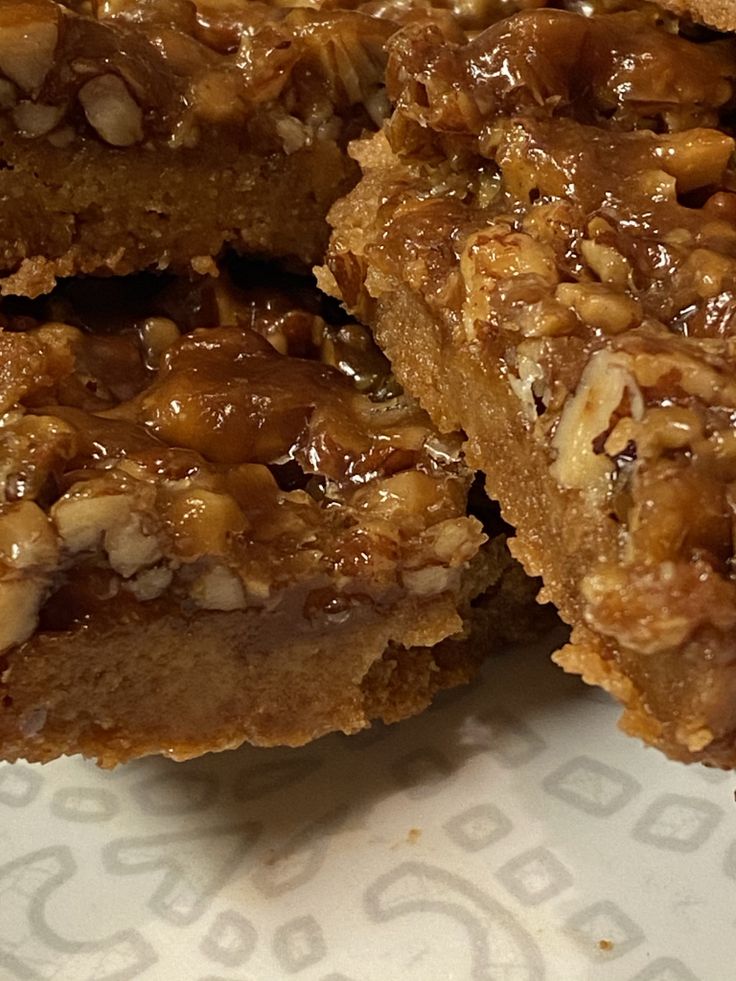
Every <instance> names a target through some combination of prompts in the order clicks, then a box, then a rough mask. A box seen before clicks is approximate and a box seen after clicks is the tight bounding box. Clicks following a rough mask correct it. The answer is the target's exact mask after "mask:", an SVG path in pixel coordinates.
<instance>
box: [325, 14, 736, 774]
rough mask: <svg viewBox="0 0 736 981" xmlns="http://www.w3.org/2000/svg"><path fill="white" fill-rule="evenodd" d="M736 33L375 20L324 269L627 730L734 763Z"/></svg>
mask: <svg viewBox="0 0 736 981" xmlns="http://www.w3.org/2000/svg"><path fill="white" fill-rule="evenodd" d="M734 79H736V46H735V43H734V40H733V39H732V38H730V37H722V38H720V39H715V38H713V36H712V35H706V36H705V40H702V41H701V42H700V43H699V42H697V41H695V40H689V39H687V37H685V36H681V35H679V34H678V32H677V23H676V21H674V20H673V18H672V17H670V16H668V15H663V14H662V13H661V12H658V11H657V10H656V9H654V8H652V7H643V8H642V9H641V10H638V11H629V12H620V13H613V14H609V15H600V16H591V17H583V16H579V15H576V14H574V13H570V12H565V11H559V10H554V11H552V10H539V11H533V12H531V11H530V12H527V13H522V14H518V15H516V16H514V17H512V18H510V19H508V20H507V21H504V22H501V23H499V24H498V25H496V26H494V27H492V28H490V29H489V30H488V31H486V32H483V33H481V34H479V35H477V36H476V37H474V38H473V39H471V40H469V41H468V42H467V43H460V44H458V43H455V42H453V41H451V40H448V39H447V38H445V37H444V36H443V35H442V31H441V30H440V29H438V28H437V27H421V26H420V27H417V28H414V29H409V30H407V31H405V32H404V33H403V34H402V35H399V36H397V38H396V39H395V40H394V42H392V45H391V53H390V57H389V66H388V87H389V93H390V96H391V98H392V100H393V101H394V103H395V105H396V109H395V112H394V114H393V116H392V118H391V120H390V122H389V124H388V125H387V127H386V130H385V132H384V133H381V134H379V135H378V136H376V137H375V138H373V139H372V140H366V141H364V142H362V143H360V144H358V145H357V146H356V147H355V154H356V156H357V157H358V159H359V160H360V163H361V166H362V168H363V173H364V177H363V180H362V182H361V184H360V185H359V186H358V188H357V189H356V190H355V191H354V192H353V193H352V194H351V195H349V196H348V197H347V199H346V200H345V201H342V202H339V203H338V204H337V205H336V206H335V208H334V209H333V212H332V215H331V220H332V222H333V225H334V229H335V231H334V235H333V239H332V243H331V247H330V252H329V255H328V261H327V266H326V268H325V270H324V271H323V273H322V275H321V280H322V284H323V286H324V288H326V289H327V290H332V291H333V292H334V293H336V294H337V295H339V296H341V297H342V298H343V300H344V302H345V304H346V306H347V307H348V308H349V309H350V310H352V311H354V312H356V313H357V314H358V316H359V317H360V318H362V319H363V320H364V321H365V322H367V323H370V324H371V325H372V327H373V328H374V329H375V333H376V338H377V340H378V343H379V345H380V346H381V347H382V349H383V350H384V351H385V352H386V354H387V355H388V357H389V359H390V360H391V363H392V365H393V367H394V370H395V371H396V373H397V375H398V377H399V379H400V381H401V382H402V384H404V386H405V387H406V389H407V390H408V391H410V392H411V393H412V394H414V395H416V396H417V397H418V398H419V400H420V402H421V404H422V405H423V406H424V407H425V408H426V409H427V410H428V411H429V412H430V414H431V415H432V417H433V419H434V421H435V423H436V424H437V425H438V427H439V429H440V430H441V431H444V432H448V431H450V430H455V429H462V430H464V431H465V432H466V433H467V437H468V441H467V444H466V452H467V457H468V459H469V461H470V462H471V464H472V465H474V466H478V467H479V468H481V469H483V470H484V471H485V472H486V475H487V488H488V492H489V494H490V495H491V496H492V497H493V498H496V499H497V500H499V501H500V503H501V506H502V511H503V514H504V517H505V518H506V519H507V520H508V521H509V522H510V523H511V524H512V525H513V526H514V527H515V529H516V535H517V537H516V539H515V540H514V542H513V546H512V550H513V551H514V554H515V555H516V556H517V557H518V558H519V559H520V560H521V561H522V562H523V564H524V566H525V567H526V569H527V571H528V572H530V573H532V574H534V575H541V576H542V577H543V580H544V596H545V597H546V598H547V599H549V600H552V601H553V602H554V603H555V604H556V605H557V606H558V608H559V609H560V611H561V613H562V616H563V617H564V618H565V619H566V620H567V621H568V622H569V623H570V624H572V625H573V628H574V629H573V633H572V641H571V643H570V644H569V645H568V646H567V647H565V648H564V649H563V650H562V651H560V652H559V653H558V654H557V655H556V659H557V661H558V662H559V663H560V664H561V665H562V666H563V667H564V668H565V669H566V670H569V671H573V672H576V673H579V674H581V675H582V676H583V677H584V678H585V680H587V681H588V682H590V683H594V684H599V685H602V686H603V687H605V688H607V689H608V690H609V691H611V692H613V694H615V695H616V696H617V697H618V698H619V699H620V700H621V701H622V702H623V703H624V705H625V712H624V715H623V720H622V724H623V726H624V728H625V729H626V730H627V731H629V732H630V733H634V734H636V735H639V736H640V737H642V738H643V739H645V740H646V741H647V742H649V743H652V744H654V745H656V746H658V747H660V748H661V749H663V750H664V751H665V752H666V753H668V754H669V755H670V756H672V757H674V758H677V759H681V760H687V761H695V760H700V761H704V762H707V763H710V764H714V765H718V766H723V767H732V766H734V765H736V671H735V670H734V667H735V666H736V582H735V581H734V576H733V556H734V545H733V542H734V486H736V485H735V484H734V480H735V479H736V429H735V427H734V413H735V412H736V359H735V355H734V339H733V335H734V329H733V323H734V320H733V318H734V289H735V287H736V193H734V188H735V186H736V174H734V171H733V165H732V160H733V156H732V155H733V150H734V142H733V139H732V138H731V136H730V135H729V131H728V127H729V121H730V120H731V119H732V113H733V106H734Z"/></svg>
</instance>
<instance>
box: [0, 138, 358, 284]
mask: <svg viewBox="0 0 736 981" xmlns="http://www.w3.org/2000/svg"><path fill="white" fill-rule="evenodd" d="M111 155H112V156H113V159H112V160H111V159H110V158H111ZM356 177H357V168H356V167H355V164H354V162H353V161H351V160H349V159H348V157H347V156H346V155H345V153H344V151H343V150H342V149H341V148H340V147H338V146H337V144H335V143H334V142H328V141H325V142H317V143H315V145H314V146H312V147H309V148H304V149H300V150H297V151H296V152H294V153H292V154H291V155H289V156H286V155H284V154H273V155H271V156H263V155H261V154H258V153H253V152H252V151H251V150H250V148H249V147H248V146H247V145H245V146H244V145H242V144H241V143H239V142H238V141H232V142H230V143H225V144H224V145H223V144H218V145H217V147H216V148H212V147H199V148H194V149H182V150H180V151H177V152H176V153H173V152H172V151H170V150H167V149H153V150H149V151H139V152H135V153H120V152H119V151H118V152H117V153H116V152H115V151H110V150H109V148H107V149H106V148H104V147H102V146H100V145H98V144H96V143H94V142H92V141H88V142H86V143H85V144H84V145H83V146H80V147H79V148H78V150H77V152H76V153H75V154H73V155H70V154H69V152H68V151H65V150H63V149H56V148H55V147H52V146H48V145H44V144H43V143H29V142H28V141H27V140H22V139H20V138H18V137H13V136H11V135H8V134H6V135H5V136H4V137H3V136H2V135H1V134H0V201H1V202H2V204H1V205H0V222H1V228H2V231H1V232H0V268H2V269H3V270H5V275H4V277H2V278H1V279H0V292H2V293H4V294H6V295H7V294H19V295H24V296H31V297H33V296H39V295H40V294H43V293H47V292H49V291H50V290H51V289H53V287H54V285H55V282H56V279H57V278H61V277H65V276H70V275H74V274H77V273H85V274H86V273H92V274H108V275H109V274H116V275H122V274H126V273H130V272H135V271H137V270H140V269H147V268H152V269H169V270H174V271H177V272H180V273H182V274H184V275H186V274H189V275H190V276H191V275H194V274H197V273H199V274H201V273H205V272H209V271H210V270H211V269H212V268H213V262H212V258H211V257H212V256H217V255H218V254H219V253H220V252H221V251H222V250H223V248H224V247H225V246H227V245H233V246H235V247H236V248H238V249H239V250H241V251H243V252H248V253H255V254H262V255H270V256H272V255H276V256H282V257H284V258H287V259H289V258H290V259H292V260H294V261H295V262H298V263H301V264H302V265H308V264H310V263H314V262H316V261H318V260H319V259H321V257H322V255H323V254H324V249H325V246H326V244H327V238H328V228H327V224H326V222H325V215H326V213H327V211H328V210H329V207H330V205H331V204H332V202H333V201H334V200H335V199H336V197H338V196H339V195H340V194H342V193H345V192H346V191H347V190H349V189H350V187H351V186H352V185H353V184H354V183H355V180H356ZM39 215H43V220H42V221H39Z"/></svg>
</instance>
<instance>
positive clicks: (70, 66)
mask: <svg viewBox="0 0 736 981" xmlns="http://www.w3.org/2000/svg"><path fill="white" fill-rule="evenodd" d="M90 8H91V9H90ZM392 29H393V28H392V26H391V22H390V21H388V20H381V19H377V18H369V17H367V16H365V15H363V14H361V13H358V12H353V11H350V10H337V11H334V12H330V11H324V12H322V11H321V10H319V9H309V8H306V7H305V8H301V9H297V10H289V9H283V8H281V7H280V6H279V5H278V4H268V3H261V2H258V0H256V2H243V3H240V4H228V5H226V7H225V8H222V9H221V8H220V7H219V6H218V5H209V4H199V5H198V6H196V7H195V5H194V4H193V3H189V2H187V0H166V2H164V3H156V4H152V3H147V2H144V0H125V2H120V3H117V2H116V3H95V4H92V5H90V4H75V3H68V4H62V3H58V2H55V0H22V2H20V3H8V4H5V5H4V6H3V7H2V9H1V10H0V112H2V114H3V115H4V117H5V120H6V124H7V125H8V126H10V127H11V128H12V129H13V130H14V131H15V132H17V133H19V134H20V135H21V136H22V137H25V138H28V139H38V138H41V137H43V138H46V139H47V140H48V141H49V143H50V144H51V145H52V146H55V147H58V148H65V147H67V146H69V145H70V144H72V143H73V142H74V141H75V140H76V139H77V138H78V137H80V136H81V137H85V136H90V135H94V136H95V137H96V138H97V139H99V140H101V141H102V142H103V143H105V144H106V145H108V146H112V147H118V148H124V147H131V146H136V145H145V146H148V145H159V144H164V145H168V146H171V147H174V148H175V147H192V146H195V145H197V144H198V143H199V142H200V141H201V138H202V132H203V130H206V129H208V128H210V127H212V126H218V127H225V128H226V129H228V130H230V131H232V134H233V136H234V138H237V137H238V134H242V133H243V132H245V133H246V134H247V136H248V137H249V139H250V141H251V142H252V141H253V140H254V139H258V140H260V141H261V142H265V143H266V144H268V146H267V148H281V149H283V150H284V151H285V152H286V153H293V152H295V151H296V150H298V149H300V148H301V147H302V146H304V145H305V144H309V143H310V142H311V141H313V140H314V139H317V138H328V139H333V140H334V139H337V138H338V136H339V135H340V133H341V131H342V127H343V125H344V123H343V117H346V116H354V115H356V113H357V115H358V116H359V117H361V114H362V117H365V119H366V120H369V119H373V120H374V123H375V124H378V123H380V121H381V119H382V118H383V116H384V115H385V112H386V108H387V105H386V100H385V96H384V94H383V74H384V66H385V54H384V44H385V41H386V40H387V38H388V36H389V34H390V33H391V30H392ZM362 117H361V118H362Z"/></svg>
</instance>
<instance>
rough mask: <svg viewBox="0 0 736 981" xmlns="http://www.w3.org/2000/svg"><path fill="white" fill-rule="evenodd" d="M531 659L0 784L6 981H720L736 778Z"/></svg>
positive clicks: (733, 915)
mask: <svg viewBox="0 0 736 981" xmlns="http://www.w3.org/2000/svg"><path fill="white" fill-rule="evenodd" d="M616 716H617V710H616V709H615V707H614V706H613V705H612V704H611V703H610V702H609V701H608V699H607V698H606V696H605V695H603V694H602V693H600V692H597V691H591V690H589V689H586V688H585V687H584V686H583V685H582V684H581V683H580V682H579V681H578V680H577V679H574V678H568V677H565V676H564V675H563V674H562V673H561V672H560V671H559V670H557V669H556V668H554V667H553V666H551V665H550V664H549V663H548V662H547V660H546V658H545V657H544V656H540V655H539V653H537V654H533V653H528V654H525V655H523V656H521V655H514V656H508V657H504V658H500V659H498V660H495V661H494V662H492V663H490V664H489V665H488V667H487V669H486V671H485V672H484V676H483V678H482V679H481V681H480V682H479V683H478V684H477V685H475V686H474V687H472V688H470V689H465V690H463V691H462V692H461V693H459V694H451V695H449V696H447V697H445V698H443V699H441V701H440V703H439V704H438V705H437V706H436V707H435V708H434V709H432V710H431V711H430V712H428V713H427V714H425V715H424V716H422V717H420V718H418V719H414V720H410V721H408V722H404V723H402V724H400V725H398V726H394V727H391V728H380V729H374V730H372V731H370V732H368V733H365V734H363V735H360V736H357V737H352V738H345V737H339V736H331V737H329V738H327V739H324V740H322V741H320V742H318V743H316V744H314V745H312V746H308V747H305V748H304V749H301V750H256V749H252V748H244V749H242V750H238V751H235V752H230V753H225V754H222V755H220V756H211V757H208V758H205V759H201V760H195V761H192V762H190V763H184V764H176V763H172V762H170V761H167V760H162V759H150V760H144V761H141V762H138V763H135V764H131V765H129V766H127V767H122V768H119V769H118V770H116V771H113V772H111V773H108V772H103V771H99V770H97V769H96V768H95V766H94V765H92V764H90V763H86V762H84V761H82V760H79V759H70V760H63V761H59V762H57V763H53V764H51V765H48V766H45V767H40V766H28V765H23V764H19V765H15V766H8V765H5V766H2V767H0V864H1V865H2V867H1V868H0V977H1V978H2V979H3V981H4V979H5V978H8V979H10V978H22V979H26V978H28V979H37V978H38V979H53V981H112V979H127V978H139V977H140V978H145V979H146V981H154V979H156V981H158V979H161V981H276V979H278V981H282V979H289V978H292V977H295V978H298V979H299V981H393V979H397V981H398V979H402V981H403V979H411V981H414V979H416V981H433V979H473V981H538V979H542V978H544V979H549V981H575V979H578V978H580V979H588V978H592V979H599V978H600V979H603V981H624V979H625V981H629V979H631V981H633V979H636V981H692V979H693V978H697V979H700V981H731V979H734V978H736V929H735V922H736V821H735V818H736V805H735V804H734V785H735V784H736V775H731V774H726V773H722V772H720V771H710V770H707V769H704V768H701V767H689V768H688V767H685V766H680V765H677V764H674V763H670V762H668V761H667V760H665V759H664V758H663V757H661V756H660V755H659V754H657V753H656V752H654V751H653V750H645V749H644V748H643V747H642V746H640V745H639V744H638V743H637V742H635V741H633V740H630V739H627V738H626V737H624V736H623V735H621V734H620V733H618V732H617V730H616V728H615V719H616Z"/></svg>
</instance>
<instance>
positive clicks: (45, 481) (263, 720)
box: [0, 276, 532, 766]
mask: <svg viewBox="0 0 736 981" xmlns="http://www.w3.org/2000/svg"><path fill="white" fill-rule="evenodd" d="M149 285H150V284H149ZM78 287H79V288H77V286H75V284H71V287H70V289H69V290H67V293H66V294H60V293H57V295H55V296H53V297H52V298H50V299H49V300H48V301H47V302H45V303H44V304H43V306H44V308H45V315H46V316H47V317H48V316H51V317H53V318H54V319H52V320H50V321H48V322H43V319H42V318H41V319H38V315H37V311H36V308H35V307H34V308H33V310H32V311H29V310H28V309H25V310H23V311H22V312H20V311H19V310H18V308H17V307H16V309H15V310H14V311H13V312H12V313H9V314H8V315H7V316H6V317H5V320H4V324H3V330H2V331H1V332H0V352H1V353H2V358H1V359H0V360H1V364H2V367H1V368H0V493H1V495H2V496H1V498H0V501H1V503H0V699H1V701H0V705H1V708H0V756H2V757H3V758H5V759H10V760H12V759H16V758H25V759H28V760H41V761H44V760H48V759H52V758H54V757H56V756H59V755H61V754H71V753H83V754H85V755H87V756H93V757H96V758H97V759H98V760H99V761H100V763H102V764H103V765H107V766H109V765H113V764H115V763H118V762H122V761H125V760H128V759H131V758H134V757H137V756H142V755H145V754H149V753H155V752H161V753H165V754H167V755H169V756H172V757H176V758H185V757H189V756H195V755H198V754H200V753H203V752H207V751H210V750H219V749H224V748H229V747H232V746H235V745H238V744H239V743H242V742H244V741H250V742H252V743H256V744H260V745H274V744H287V745H297V744H301V743H304V742H307V741H308V740H310V739H314V738H316V737H318V736H320V735H322V734H324V733H326V732H329V731H333V730H342V731H344V732H353V731H356V730H358V729H361V728H364V727H365V726H366V725H368V723H369V721H370V719H372V718H382V719H385V720H387V721H395V720H397V719H399V718H403V717H405V716H406V715H411V714H413V713H415V712H417V711H420V710H421V709H422V708H424V707H425V706H426V705H427V704H428V702H429V700H430V699H431V697H432V695H433V694H434V693H435V692H436V691H437V690H439V689H440V688H443V687H448V686H450V685H453V684H458V683H460V682H461V681H466V680H468V678H469V677H470V676H471V675H472V673H473V672H474V671H475V669H476V668H477V666H478V664H479V663H480V660H481V658H482V651H483V650H484V649H485V646H486V645H485V644H481V641H482V640H487V639H488V637H489V635H493V639H494V640H495V642H496V645H497V646H498V644H499V643H500V642H501V641H502V640H503V639H504V638H508V637H510V636H511V635H512V632H513V629H514V626H513V625H514V624H515V623H516V622H518V621H520V620H521V621H523V620H524V619H525V611H526V609H527V607H528V605H529V604H530V603H531V597H532V587H531V586H530V585H529V584H528V583H527V582H526V581H525V580H524V579H523V578H521V577H520V575H519V571H518V568H516V569H515V568H514V564H513V562H512V560H511V558H510V556H509V554H508V551H507V550H506V548H505V545H504V537H503V534H502V526H501V523H500V521H498V520H497V522H496V525H495V529H494V528H492V527H491V526H490V525H489V526H488V527H489V531H490V534H491V536H492V537H491V540H488V536H487V535H486V534H484V532H483V529H482V526H481V522H480V521H478V520H477V519H476V518H474V517H468V516H467V513H466V512H467V501H468V492H469V487H470V481H471V477H472V475H471V473H470V472H469V471H468V469H467V468H466V466H465V464H464V463H463V462H462V461H461V460H460V455H459V454H460V440H459V438H458V437H457V436H456V435H454V436H451V437H439V436H438V434H437V433H436V432H435V431H434V429H433V427H432V426H431V423H430V420H429V417H428V416H427V415H426V414H425V413H424V412H423V411H422V410H421V409H420V408H419V407H418V406H417V405H416V403H415V402H413V401H412V400H411V399H410V398H408V397H406V396H404V395H403V394H402V393H401V392H400V390H399V389H398V387H397V385H396V383H395V381H394V380H393V378H392V376H391V374H390V370H389V366H388V364H387V362H386V360H385V359H384V358H383V356H382V355H381V354H380V352H379V351H378V350H377V348H375V346H374V345H373V342H372V339H371V337H370V334H369V333H368V331H367V330H366V329H365V328H362V327H360V326H359V325H357V324H352V323H342V324H341V325H339V326H330V325H329V324H328V323H327V322H326V321H325V320H324V319H323V317H322V316H321V315H320V313H319V312H318V310H319V302H318V301H317V300H315V299H314V298H313V297H312V296H311V294H305V293H304V291H297V292H296V293H291V294H290V293H287V292H284V291H281V292H275V291H273V290H271V289H265V288H258V289H250V288H249V289H240V288H236V287H235V286H233V285H232V284H229V283H227V282H226V281H225V277H224V276H223V277H220V278H219V279H218V280H200V281H199V282H198V283H197V284H196V285H194V286H192V285H189V284H186V283H183V282H173V283H169V284H167V285H165V286H162V287H161V288H160V289H159V288H158V287H156V288H155V289H152V290H151V289H149V290H148V292H147V293H146V295H145V297H144V299H143V300H142V301H141V303H139V304H138V307H139V309H135V306H136V304H135V303H133V306H132V307H131V305H130V302H128V308H127V309H126V310H125V311H124V312H123V311H122V310H121V308H120V307H119V305H118V301H117V299H116V298H115V296H114V295H113V298H112V301H110V299H109V297H110V293H111V291H112V293H113V294H114V293H115V291H117V293H118V294H120V291H121V290H122V292H123V293H128V294H130V293H134V291H135V287H134V286H133V285H130V284H129V283H128V282H127V281H109V282H108V283H107V284H105V283H104V282H103V283H101V284H94V283H92V284H89V283H88V284H78ZM80 289H81V292H82V293H84V291H85V290H87V291H89V290H90V289H91V290H92V291H93V296H92V302H89V303H86V304H85V303H83V302H82V299H81V298H80V295H79V290H80ZM75 290H76V292H75ZM106 295H107V296H108V301H107V302H106V301H105V296H106ZM128 301H130V296H129V297H128ZM140 308H145V309H147V310H148V314H149V315H147V316H144V315H142V313H141V309H140ZM85 311H90V314H89V316H88V315H87V313H86V312H85ZM31 314H33V315H31ZM62 315H63V316H64V318H65V319H66V321H67V322H66V323H63V322H60V319H59V318H60V317H62ZM173 317H176V318H177V319H176V320H174V319H173ZM202 324H208V325H209V326H201V325H202ZM213 324H215V325H217V326H212V325H213ZM489 590H490V592H488V591H489ZM484 592H486V593H487V595H486V597H485V598H481V594H483V593H484ZM448 638H453V639H451V640H448ZM443 641H445V642H446V643H444V644H442V643H441V642H443ZM437 644H439V645H440V646H439V648H437V649H435V646H434V645H437Z"/></svg>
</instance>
